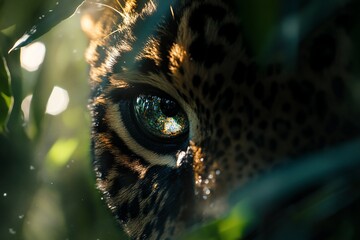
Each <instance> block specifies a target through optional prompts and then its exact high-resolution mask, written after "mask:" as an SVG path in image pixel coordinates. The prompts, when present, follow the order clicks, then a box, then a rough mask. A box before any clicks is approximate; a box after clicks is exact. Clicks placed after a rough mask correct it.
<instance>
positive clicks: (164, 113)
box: [133, 94, 189, 139]
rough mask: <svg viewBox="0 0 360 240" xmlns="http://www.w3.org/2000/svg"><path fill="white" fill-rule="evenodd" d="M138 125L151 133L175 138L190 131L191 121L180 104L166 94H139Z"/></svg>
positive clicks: (137, 104)
mask: <svg viewBox="0 0 360 240" xmlns="http://www.w3.org/2000/svg"><path fill="white" fill-rule="evenodd" d="M133 106H134V115H135V118H136V121H137V122H138V125H139V126H140V127H141V128H142V129H143V131H145V132H147V133H148V134H150V135H153V136H155V137H158V138H162V139H173V138H177V137H179V136H183V135H184V134H186V133H187V132H188V131H189V122H188V119H187V116H186V114H185V112H184V111H183V110H182V109H181V107H180V106H179V104H178V103H177V102H176V101H175V100H173V99H171V98H170V97H166V96H157V95H151V94H148V95H143V94H141V95H138V96H137V97H136V98H135V99H134V103H133Z"/></svg>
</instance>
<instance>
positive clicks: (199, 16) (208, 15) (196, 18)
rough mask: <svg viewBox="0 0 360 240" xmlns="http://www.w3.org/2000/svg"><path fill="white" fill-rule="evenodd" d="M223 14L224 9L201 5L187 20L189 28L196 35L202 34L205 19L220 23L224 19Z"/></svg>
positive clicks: (224, 12)
mask: <svg viewBox="0 0 360 240" xmlns="http://www.w3.org/2000/svg"><path fill="white" fill-rule="evenodd" d="M225 14H226V11H225V9H224V8H222V7H220V6H215V5H212V4H203V5H201V6H200V7H198V8H197V9H195V10H194V11H193V12H192V13H191V16H190V18H189V27H190V29H191V30H192V31H194V32H196V33H198V32H200V33H202V32H204V26H205V23H206V20H207V19H212V20H214V21H217V22H220V21H221V20H223V19H224V17H225Z"/></svg>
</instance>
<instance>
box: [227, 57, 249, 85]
mask: <svg viewBox="0 0 360 240" xmlns="http://www.w3.org/2000/svg"><path fill="white" fill-rule="evenodd" d="M246 71H247V66H246V65H245V63H243V62H242V61H239V62H237V63H236V66H235V70H234V72H233V74H232V76H231V79H232V80H233V81H234V83H236V84H241V83H243V82H244V81H245V76H246Z"/></svg>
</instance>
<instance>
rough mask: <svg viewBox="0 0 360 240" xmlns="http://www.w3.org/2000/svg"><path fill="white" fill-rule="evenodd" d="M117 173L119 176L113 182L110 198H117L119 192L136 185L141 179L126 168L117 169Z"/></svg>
mask: <svg viewBox="0 0 360 240" xmlns="http://www.w3.org/2000/svg"><path fill="white" fill-rule="evenodd" d="M116 171H117V173H118V176H117V177H116V179H115V180H114V181H113V183H112V185H111V187H110V189H109V194H110V196H115V195H116V194H117V193H118V192H119V190H121V189H122V188H124V187H128V186H130V185H132V184H134V183H135V182H136V181H137V180H138V178H139V176H138V174H137V173H136V172H134V171H133V170H132V169H130V168H127V167H125V166H121V167H117V168H116Z"/></svg>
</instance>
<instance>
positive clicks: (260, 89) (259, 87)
mask: <svg viewBox="0 0 360 240" xmlns="http://www.w3.org/2000/svg"><path fill="white" fill-rule="evenodd" d="M264 92H265V89H264V84H263V83H262V82H261V81H258V82H257V83H256V84H255V87H254V96H255V97H256V98H257V99H259V100H261V99H263V98H264Z"/></svg>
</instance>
